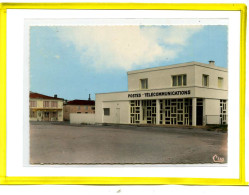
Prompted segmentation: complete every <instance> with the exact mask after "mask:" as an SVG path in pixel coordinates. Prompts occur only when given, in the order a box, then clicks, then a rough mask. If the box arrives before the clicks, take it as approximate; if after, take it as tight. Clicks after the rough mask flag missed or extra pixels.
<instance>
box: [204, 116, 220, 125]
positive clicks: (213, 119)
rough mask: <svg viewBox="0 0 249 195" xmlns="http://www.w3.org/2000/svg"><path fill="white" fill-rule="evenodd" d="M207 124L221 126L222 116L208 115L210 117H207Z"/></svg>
mask: <svg viewBox="0 0 249 195" xmlns="http://www.w3.org/2000/svg"><path fill="white" fill-rule="evenodd" d="M206 124H207V125H218V124H220V116H219V115H208V116H206Z"/></svg>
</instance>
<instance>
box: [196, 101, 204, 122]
mask: <svg viewBox="0 0 249 195" xmlns="http://www.w3.org/2000/svg"><path fill="white" fill-rule="evenodd" d="M196 125H203V99H199V98H198V99H197V105H196Z"/></svg>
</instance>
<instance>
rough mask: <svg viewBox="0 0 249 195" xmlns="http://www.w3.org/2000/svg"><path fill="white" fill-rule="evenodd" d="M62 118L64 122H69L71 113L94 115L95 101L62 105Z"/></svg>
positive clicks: (70, 102)
mask: <svg viewBox="0 0 249 195" xmlns="http://www.w3.org/2000/svg"><path fill="white" fill-rule="evenodd" d="M63 112H64V113H63V116H64V120H65V121H69V120H70V114H71V113H78V114H81V113H85V114H87V113H95V101H93V100H72V101H68V102H66V103H65V104H64V108H63Z"/></svg>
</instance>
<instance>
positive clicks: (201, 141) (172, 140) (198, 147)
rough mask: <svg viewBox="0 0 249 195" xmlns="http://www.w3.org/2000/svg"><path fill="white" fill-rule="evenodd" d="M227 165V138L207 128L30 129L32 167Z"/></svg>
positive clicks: (43, 126) (42, 125)
mask: <svg viewBox="0 0 249 195" xmlns="http://www.w3.org/2000/svg"><path fill="white" fill-rule="evenodd" d="M226 162H227V133H222V132H215V131H207V130H206V129H203V128H191V127H190V128H179V127H137V126H130V125H112V126H98V125H78V126H75V125H70V124H68V123H63V122H62V123H50V122H31V123H30V163H31V164H79V163H80V164H203V163H226Z"/></svg>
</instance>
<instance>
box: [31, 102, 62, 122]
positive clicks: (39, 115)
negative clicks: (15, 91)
mask: <svg viewBox="0 0 249 195" xmlns="http://www.w3.org/2000/svg"><path fill="white" fill-rule="evenodd" d="M30 101H35V102H36V107H30V109H32V110H35V111H36V117H33V118H32V117H30V121H42V113H43V112H44V110H47V111H50V110H51V111H52V110H56V112H57V113H58V114H57V118H58V121H63V100H53V99H36V98H35V99H33V98H31V99H30ZM44 101H49V107H43V102H44ZM51 102H57V107H51Z"/></svg>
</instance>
